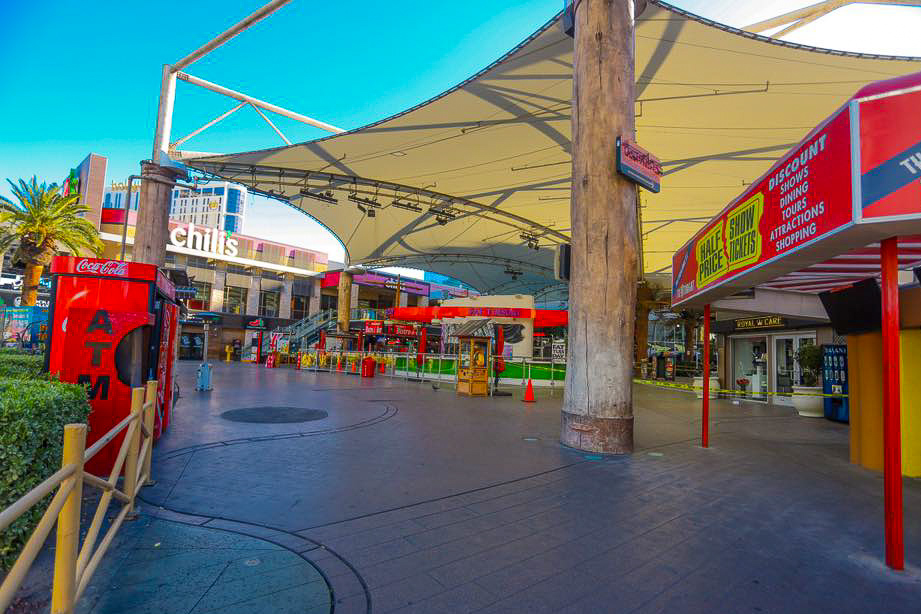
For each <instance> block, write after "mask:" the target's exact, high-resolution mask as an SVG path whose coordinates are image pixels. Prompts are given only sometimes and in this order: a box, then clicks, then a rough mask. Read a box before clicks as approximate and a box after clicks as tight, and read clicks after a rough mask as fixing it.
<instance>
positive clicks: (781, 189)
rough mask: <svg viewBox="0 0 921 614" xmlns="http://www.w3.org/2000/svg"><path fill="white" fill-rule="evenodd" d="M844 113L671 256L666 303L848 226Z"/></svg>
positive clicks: (816, 131)
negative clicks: (670, 284)
mask: <svg viewBox="0 0 921 614" xmlns="http://www.w3.org/2000/svg"><path fill="white" fill-rule="evenodd" d="M850 169H851V138H850V118H849V113H848V107H847V106H845V107H842V108H841V109H840V110H839V111H838V112H837V113H836V114H835V115H833V116H832V117H831V118H829V119H828V120H826V121H825V122H824V123H823V124H821V125H819V126H818V127H817V128H816V129H814V130H813V131H812V132H811V133H810V134H809V136H807V137H806V138H805V139H804V140H803V141H802V142H801V143H800V144H799V145H797V147H795V148H794V149H792V150H790V151H789V152H788V153H787V154H786V155H785V156H783V157H782V158H781V159H780V160H778V161H777V162H776V163H775V164H774V166H773V167H772V168H771V170H770V171H768V172H767V173H766V174H765V175H763V176H762V177H761V178H760V179H759V180H757V181H756V182H755V183H754V184H752V186H751V187H750V188H749V189H747V190H746V191H745V192H743V193H742V195H741V196H739V197H737V198H736V199H735V200H733V201H732V202H731V203H730V204H729V206H728V207H726V208H725V209H724V210H723V212H722V213H720V214H719V215H718V216H716V217H715V218H714V219H712V220H710V222H709V223H708V224H707V225H706V226H704V228H703V229H701V230H700V231H699V232H698V233H697V234H696V235H695V236H694V238H693V239H691V241H690V242H688V243H687V244H686V245H685V246H684V247H682V248H681V249H680V250H678V252H676V253H675V255H674V256H673V258H672V271H673V277H672V279H673V282H672V284H673V285H672V304H673V305H674V304H678V303H681V302H684V301H686V300H688V299H689V298H691V297H693V296H695V295H697V294H698V293H699V292H701V291H702V290H704V289H705V288H708V287H711V286H714V285H718V284H720V283H722V282H724V281H727V280H729V279H731V278H733V277H735V276H736V275H738V274H740V273H742V272H743V271H746V270H749V269H752V268H755V267H758V266H761V265H764V264H766V263H768V262H771V261H773V260H775V259H777V258H781V257H783V256H785V255H788V254H790V253H791V252H794V251H796V250H797V249H799V248H801V247H803V246H804V245H806V244H809V243H811V242H813V241H815V240H816V239H819V238H821V237H824V236H827V235H829V234H831V233H833V232H835V231H836V230H838V229H840V228H842V227H843V226H846V225H848V224H850V223H851V222H852V221H853V207H852V201H851V181H850V177H851V175H850Z"/></svg>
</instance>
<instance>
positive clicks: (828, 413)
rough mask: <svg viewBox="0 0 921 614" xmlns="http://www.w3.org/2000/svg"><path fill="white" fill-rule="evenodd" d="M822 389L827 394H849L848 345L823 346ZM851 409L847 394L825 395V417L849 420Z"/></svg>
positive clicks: (843, 420) (836, 420) (841, 420)
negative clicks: (839, 395)
mask: <svg viewBox="0 0 921 614" xmlns="http://www.w3.org/2000/svg"><path fill="white" fill-rule="evenodd" d="M822 391H823V392H824V393H825V394H842V395H847V393H848V392H847V346H846V345H823V346H822ZM849 414H850V410H849V408H848V402H847V396H844V397H825V417H826V418H828V419H829V420H834V421H835V422H847V421H848V420H849Z"/></svg>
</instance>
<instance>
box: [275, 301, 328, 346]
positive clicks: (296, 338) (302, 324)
mask: <svg viewBox="0 0 921 614" xmlns="http://www.w3.org/2000/svg"><path fill="white" fill-rule="evenodd" d="M335 324H336V310H335V309H325V310H323V311H320V312H317V313H315V314H313V315H312V316H307V317H306V318H304V319H302V320H298V321H297V322H294V323H292V324H289V325H287V326H281V327H279V328H276V329H275V330H273V331H271V332H267V333H266V334H264V335H263V336H262V354H263V355H265V354H266V353H267V352H268V351H269V343H270V342H271V340H272V334H271V333H284V334H286V335H287V336H288V339H289V340H290V342H291V344H292V345H293V346H295V347H297V348H299V349H304V348H307V347H310V346H311V345H312V344H314V343H316V342H317V341H318V340H319V339H320V331H321V330H328V329H329V328H330V327H331V326H335Z"/></svg>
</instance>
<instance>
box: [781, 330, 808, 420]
mask: <svg viewBox="0 0 921 614" xmlns="http://www.w3.org/2000/svg"><path fill="white" fill-rule="evenodd" d="M813 344H815V334H814V333H809V334H806V335H783V336H777V337H774V391H775V392H776V393H777V395H776V396H775V398H774V399H775V400H774V402H775V403H777V404H780V405H792V404H793V394H792V393H793V386H800V385H802V383H803V372H802V369H800V366H799V362H797V360H796V351H797V350H799V348H801V347H803V346H806V345H813Z"/></svg>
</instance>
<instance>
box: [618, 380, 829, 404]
mask: <svg viewBox="0 0 921 614" xmlns="http://www.w3.org/2000/svg"><path fill="white" fill-rule="evenodd" d="M633 383H634V384H643V385H644V386H655V387H657V388H677V389H679V390H689V391H692V392H696V391H698V390H700V391H702V390H703V389H704V387H703V386H692V385H691V384H679V383H677V382H660V381H657V380H651V379H634V380H633ZM709 392H716V393H718V394H728V395H735V396H741V397H749V395H751V394H752V393H751V392H748V391H746V390H713V389H710V391H709ZM757 396H783V397H790V396H799V397H831V398H835V399H846V398H847V395H846V394H824V393H822V392H758V394H757Z"/></svg>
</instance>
